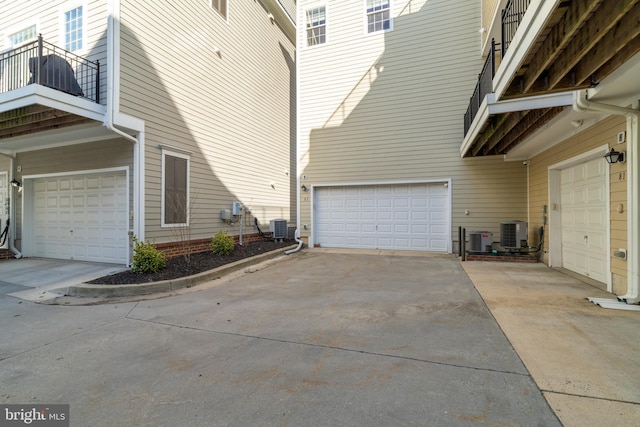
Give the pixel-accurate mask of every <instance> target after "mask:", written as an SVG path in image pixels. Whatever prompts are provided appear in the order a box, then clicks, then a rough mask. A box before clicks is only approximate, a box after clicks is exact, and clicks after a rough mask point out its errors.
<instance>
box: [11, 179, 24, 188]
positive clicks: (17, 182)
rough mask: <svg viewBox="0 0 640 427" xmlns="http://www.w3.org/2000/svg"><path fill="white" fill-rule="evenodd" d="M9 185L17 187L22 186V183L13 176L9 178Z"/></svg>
mask: <svg viewBox="0 0 640 427" xmlns="http://www.w3.org/2000/svg"><path fill="white" fill-rule="evenodd" d="M11 185H12V186H14V187H18V188H20V187H22V183H21V182H20V181H18V180H17V179H15V178H13V179H12V180H11Z"/></svg>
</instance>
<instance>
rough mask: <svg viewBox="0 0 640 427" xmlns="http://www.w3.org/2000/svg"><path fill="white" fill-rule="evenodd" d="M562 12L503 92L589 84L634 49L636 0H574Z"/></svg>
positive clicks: (639, 26) (639, 12)
mask: <svg viewBox="0 0 640 427" xmlns="http://www.w3.org/2000/svg"><path fill="white" fill-rule="evenodd" d="M596 6H597V7H596ZM564 13H565V15H564V16H563V17H562V19H560V20H559V21H558V22H557V23H556V24H555V25H554V26H553V27H552V28H550V29H549V30H548V31H546V38H545V39H544V40H543V41H542V42H541V43H540V45H539V46H540V47H539V48H538V49H537V50H536V51H535V52H534V53H533V54H531V55H530V57H529V58H530V59H529V61H527V63H525V64H523V66H522V67H521V69H520V72H519V75H520V77H518V78H516V79H514V81H513V82H512V84H511V86H510V87H509V89H508V90H507V91H506V92H505V94H504V98H516V97H520V96H531V95H536V94H540V93H549V92H553V91H562V90H568V89H569V90H575V89H580V88H585V87H589V86H593V85H595V84H597V81H598V80H601V79H603V78H604V77H606V76H607V75H608V74H610V73H611V72H612V71H613V70H615V67H612V66H611V65H610V62H612V63H613V64H621V63H623V62H624V61H626V60H627V59H629V58H630V57H631V56H633V55H634V54H635V53H637V52H638V51H640V46H638V41H637V40H636V39H637V38H638V36H639V35H640V0H618V1H601V0H600V1H595V0H575V1H572V2H570V4H569V7H567V8H565V10H564ZM594 77H597V79H598V80H595V79H594Z"/></svg>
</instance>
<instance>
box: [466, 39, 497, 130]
mask: <svg viewBox="0 0 640 427" xmlns="http://www.w3.org/2000/svg"><path fill="white" fill-rule="evenodd" d="M499 48H500V44H498V43H496V42H495V40H491V51H490V52H489V55H487V60H486V61H485V62H484V66H483V67H482V71H481V72H480V74H479V75H478V83H476V88H475V89H474V91H473V95H471V100H470V101H469V106H468V107H467V112H466V113H465V114H464V135H465V136H466V135H467V132H468V131H469V128H470V127H471V124H472V123H473V119H474V118H475V117H476V114H478V110H479V109H480V105H482V101H484V98H485V96H487V95H488V94H490V93H492V92H493V78H494V77H495V75H496V52H497V51H498V49H499Z"/></svg>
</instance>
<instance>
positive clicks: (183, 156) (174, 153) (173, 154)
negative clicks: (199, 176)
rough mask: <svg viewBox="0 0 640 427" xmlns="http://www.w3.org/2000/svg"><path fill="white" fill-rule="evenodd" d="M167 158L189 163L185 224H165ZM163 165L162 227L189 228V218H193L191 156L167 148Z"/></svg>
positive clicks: (161, 193)
mask: <svg viewBox="0 0 640 427" xmlns="http://www.w3.org/2000/svg"><path fill="white" fill-rule="evenodd" d="M167 156H171V157H177V158H180V159H185V160H186V161H187V182H186V185H187V188H186V191H187V194H186V196H187V197H186V201H185V203H186V206H185V209H186V210H185V221H186V222H184V223H166V222H165V213H166V200H165V192H166V187H165V183H166V176H165V171H166V157H167ZM161 163H162V165H161V173H162V183H161V188H160V226H161V227H163V228H166V227H187V226H189V218H190V217H191V212H190V209H191V206H190V205H191V202H190V193H191V191H190V187H191V156H190V155H189V154H187V153H186V152H178V151H172V150H169V149H166V148H162V162H161Z"/></svg>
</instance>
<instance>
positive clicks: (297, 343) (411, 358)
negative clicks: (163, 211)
mask: <svg viewBox="0 0 640 427" xmlns="http://www.w3.org/2000/svg"><path fill="white" fill-rule="evenodd" d="M127 319H129V320H136V321H139V322H145V323H152V324H156V325H163V326H170V327H174V328H179V329H188V330H193V331H199V332H208V333H213V334H219V335H227V336H233V337H240V338H252V339H257V340H264V341H270V342H278V343H283V344H293V345H300V346H307V347H316V348H323V349H329V350H337V351H345V352H350V353H360V354H366V355H370V356H378V357H388V358H392V359H401V360H409V361H413V362H420V363H428V364H432V365H440V366H448V367H452V368H462V369H470V370H474V371H483V372H495V373H500V374H509V375H517V376H520V377H528V378H531V375H530V374H529V373H526V374H523V373H520V372H514V371H507V370H501V369H492V368H481V367H477V366H468V365H459V364H455V363H446V362H440V361H435V360H428V359H420V358H417V357H409V356H399V355H397V354H387V353H378V352H374V351H367V350H358V349H353V348H345V347H337V346H328V345H322V344H313V343H308V342H302V341H292V340H284V339H279V338H269V337H261V336H257V335H248V334H240V333H237V332H224V331H215V330H211V329H203V328H196V327H193V326H184V325H176V324H173V323H167V322H160V321H157V320H146V319H139V318H135V317H127Z"/></svg>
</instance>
